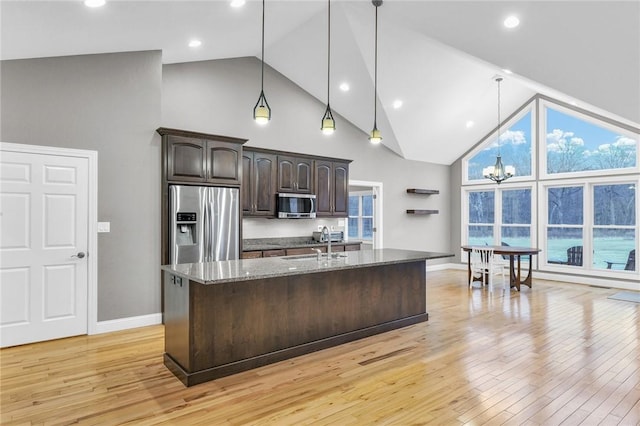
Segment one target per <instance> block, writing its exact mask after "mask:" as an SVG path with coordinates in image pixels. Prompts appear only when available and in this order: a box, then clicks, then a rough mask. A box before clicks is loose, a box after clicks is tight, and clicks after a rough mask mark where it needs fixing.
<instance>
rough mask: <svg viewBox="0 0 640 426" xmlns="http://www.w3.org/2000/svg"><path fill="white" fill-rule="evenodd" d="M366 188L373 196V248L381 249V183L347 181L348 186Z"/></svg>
mask: <svg viewBox="0 0 640 426" xmlns="http://www.w3.org/2000/svg"><path fill="white" fill-rule="evenodd" d="M352 185H353V186H366V187H370V188H371V189H372V190H373V195H375V202H374V203H373V206H374V207H373V226H374V227H375V228H376V232H374V233H373V248H376V249H380V248H383V247H384V246H383V244H382V242H383V238H382V224H383V223H384V221H383V220H382V219H383V218H382V206H383V204H382V182H372V181H368V180H351V179H349V186H352Z"/></svg>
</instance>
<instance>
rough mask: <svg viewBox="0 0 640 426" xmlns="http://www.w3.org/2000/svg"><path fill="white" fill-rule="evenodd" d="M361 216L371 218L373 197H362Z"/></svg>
mask: <svg viewBox="0 0 640 426" xmlns="http://www.w3.org/2000/svg"><path fill="white" fill-rule="evenodd" d="M362 216H373V195H363V196H362Z"/></svg>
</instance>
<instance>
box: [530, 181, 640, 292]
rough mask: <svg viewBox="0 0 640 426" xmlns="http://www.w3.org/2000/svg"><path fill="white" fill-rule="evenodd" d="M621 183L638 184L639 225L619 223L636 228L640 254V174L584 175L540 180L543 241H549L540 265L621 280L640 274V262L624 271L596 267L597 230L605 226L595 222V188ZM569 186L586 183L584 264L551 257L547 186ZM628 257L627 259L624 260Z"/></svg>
mask: <svg viewBox="0 0 640 426" xmlns="http://www.w3.org/2000/svg"><path fill="white" fill-rule="evenodd" d="M603 184H604V185H620V184H630V185H631V184H633V185H635V187H636V203H635V204H636V224H635V226H622V225H620V226H617V227H618V228H633V229H635V245H634V247H635V249H636V253H638V252H639V249H640V224H639V222H640V210H639V208H640V200H639V198H640V197H639V196H638V195H639V194H638V188H639V187H640V177H637V176H636V177H635V178H634V177H632V176H628V175H622V176H599V177H593V178H588V179H585V178H581V179H577V178H574V179H554V180H552V181H549V180H546V181H540V182H538V193H539V194H541V196H540V199H539V210H538V218H539V220H540V228H539V229H540V236H539V238H540V241H544V242H545V246H544V247H541V249H542V252H541V253H540V254H539V255H538V262H539V265H540V267H541V268H542V269H543V270H544V271H548V272H558V273H567V272H569V273H578V274H581V275H589V276H594V277H610V278H619V279H629V278H633V277H637V276H638V275H640V268H639V267H638V265H637V263H636V270H635V271H624V270H615V269H602V268H595V267H594V266H593V258H594V252H593V250H594V229H596V228H602V227H603V225H595V212H594V208H593V198H594V192H593V191H594V187H595V186H599V185H603ZM565 186H582V187H583V188H584V189H583V194H582V198H583V199H582V203H583V204H582V206H583V218H582V225H581V226H582V228H583V231H582V238H583V247H582V253H583V254H582V256H583V259H582V266H567V265H558V264H553V263H549V259H548V253H549V252H548V249H547V244H548V241H547V239H546V236H545V235H546V234H545V233H546V230H547V227H548V226H549V224H548V221H549V217H548V207H549V199H548V198H549V197H548V192H547V188H559V187H565ZM563 227H575V225H563ZM623 260H626V259H623ZM636 260H637V259H636Z"/></svg>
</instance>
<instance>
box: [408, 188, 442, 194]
mask: <svg viewBox="0 0 640 426" xmlns="http://www.w3.org/2000/svg"><path fill="white" fill-rule="evenodd" d="M439 193H440V191H439V190H437V189H420V188H407V194H423V195H432V194H439Z"/></svg>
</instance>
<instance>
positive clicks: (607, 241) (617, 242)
mask: <svg viewBox="0 0 640 426" xmlns="http://www.w3.org/2000/svg"><path fill="white" fill-rule="evenodd" d="M635 247H636V233H635V230H633V229H620V228H618V229H616V228H596V229H594V230H593V267H594V268H597V269H624V268H625V266H626V263H627V259H628V258H629V252H630V251H631V250H633V249H634V248H635ZM607 262H610V263H607Z"/></svg>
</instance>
